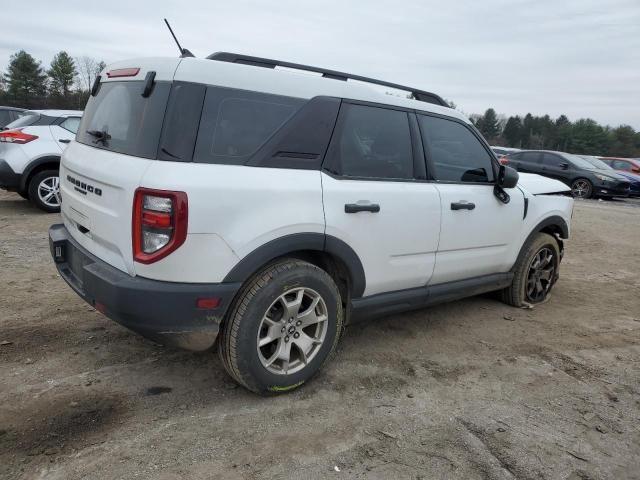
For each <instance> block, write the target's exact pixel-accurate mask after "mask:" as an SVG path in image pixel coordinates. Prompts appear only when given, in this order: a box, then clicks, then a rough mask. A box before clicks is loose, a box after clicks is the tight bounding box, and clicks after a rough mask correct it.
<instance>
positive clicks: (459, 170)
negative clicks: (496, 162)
mask: <svg viewBox="0 0 640 480" xmlns="http://www.w3.org/2000/svg"><path fill="white" fill-rule="evenodd" d="M418 119H419V122H420V130H421V131H422V140H423V142H424V148H425V151H426V152H429V156H430V160H431V168H432V170H433V172H431V173H432V175H433V177H434V178H435V179H436V180H439V181H445V182H481V183H485V182H492V181H493V179H494V173H493V160H492V159H493V156H491V155H490V154H489V152H487V150H486V149H485V148H484V146H483V145H482V143H480V140H478V138H477V137H476V136H475V135H474V134H473V133H472V132H471V130H470V129H469V128H468V127H466V126H465V125H463V124H461V123H459V122H456V121H453V120H447V119H445V118H439V117H431V116H427V115H418Z"/></svg>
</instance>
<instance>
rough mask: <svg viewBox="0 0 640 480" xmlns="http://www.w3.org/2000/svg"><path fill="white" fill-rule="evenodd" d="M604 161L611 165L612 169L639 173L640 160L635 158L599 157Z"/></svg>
mask: <svg viewBox="0 0 640 480" xmlns="http://www.w3.org/2000/svg"><path fill="white" fill-rule="evenodd" d="M599 158H600V160H602V161H603V162H604V163H606V164H607V165H609V166H610V167H612V168H613V169H614V170H624V171H626V172H631V173H635V174H636V175H638V174H640V160H638V159H635V158H619V157H599Z"/></svg>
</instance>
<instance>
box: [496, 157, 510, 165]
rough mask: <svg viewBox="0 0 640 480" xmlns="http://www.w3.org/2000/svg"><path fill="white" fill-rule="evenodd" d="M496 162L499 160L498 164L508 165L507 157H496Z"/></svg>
mask: <svg viewBox="0 0 640 480" xmlns="http://www.w3.org/2000/svg"><path fill="white" fill-rule="evenodd" d="M498 162H500V165H509V158H507V157H500V158H499V159H498Z"/></svg>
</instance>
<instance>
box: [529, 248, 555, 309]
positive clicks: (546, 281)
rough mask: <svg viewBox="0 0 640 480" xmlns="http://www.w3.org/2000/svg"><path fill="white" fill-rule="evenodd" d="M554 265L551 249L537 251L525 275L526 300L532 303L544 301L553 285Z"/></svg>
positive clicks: (553, 255)
mask: <svg viewBox="0 0 640 480" xmlns="http://www.w3.org/2000/svg"><path fill="white" fill-rule="evenodd" d="M556 264H557V260H556V258H555V254H554V252H553V250H552V249H551V248H549V247H543V248H541V249H540V250H538V253H536V254H535V255H534V257H533V260H532V261H531V264H530V266H529V272H528V274H527V286H526V288H527V300H529V301H530V302H534V303H538V302H541V301H542V300H544V298H545V297H546V296H547V293H549V290H551V287H552V285H553V281H554V276H555V273H556Z"/></svg>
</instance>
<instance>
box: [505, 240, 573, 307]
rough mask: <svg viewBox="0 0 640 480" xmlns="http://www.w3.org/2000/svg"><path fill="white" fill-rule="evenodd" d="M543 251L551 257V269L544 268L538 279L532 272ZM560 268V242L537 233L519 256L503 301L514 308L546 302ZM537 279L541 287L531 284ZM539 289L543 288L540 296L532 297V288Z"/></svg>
mask: <svg viewBox="0 0 640 480" xmlns="http://www.w3.org/2000/svg"><path fill="white" fill-rule="evenodd" d="M543 251H546V252H547V253H549V254H550V255H551V259H550V267H551V268H549V269H548V268H543V269H542V270H544V272H545V273H541V274H539V276H538V277H535V272H532V271H531V270H532V268H533V266H534V265H535V262H536V259H537V258H540V257H538V255H539V254H540V253H541V252H543ZM542 263H544V262H542ZM559 266H560V248H559V246H558V242H557V241H556V239H555V238H553V237H552V236H551V235H549V234H547V233H537V234H536V235H535V236H534V237H533V238H532V239H531V240H529V242H527V244H526V245H525V246H524V247H523V249H522V251H521V253H520V255H519V256H518V260H517V261H516V265H515V267H514V276H513V282H512V283H511V285H510V286H509V287H507V288H505V289H504V290H503V291H502V301H503V302H505V303H507V304H509V305H513V306H514V307H522V306H524V305H526V304H536V303H542V302H544V301H545V299H546V298H547V296H548V294H549V292H550V291H551V289H552V288H553V285H554V284H555V282H556V281H557V279H558V269H559ZM547 272H548V273H547ZM532 275H533V276H532ZM536 279H537V281H538V282H540V285H538V284H537V282H536V283H535V285H532V284H531V283H530V281H531V280H534V281H535V280H536ZM538 287H542V292H540V296H537V295H536V296H532V295H531V288H533V289H534V290H536V291H537V290H538Z"/></svg>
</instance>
